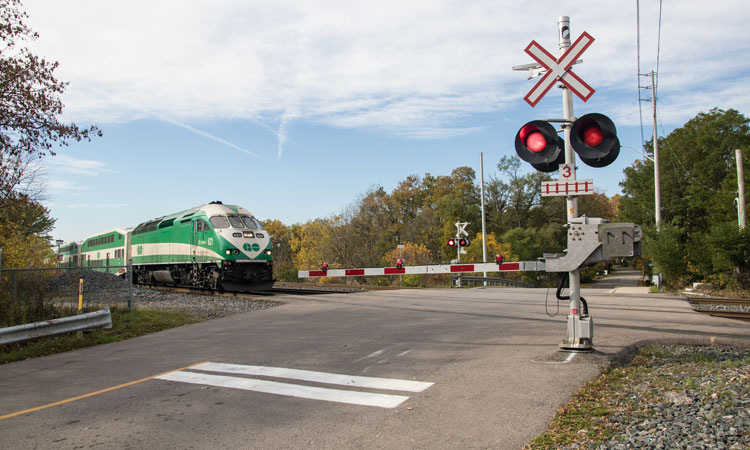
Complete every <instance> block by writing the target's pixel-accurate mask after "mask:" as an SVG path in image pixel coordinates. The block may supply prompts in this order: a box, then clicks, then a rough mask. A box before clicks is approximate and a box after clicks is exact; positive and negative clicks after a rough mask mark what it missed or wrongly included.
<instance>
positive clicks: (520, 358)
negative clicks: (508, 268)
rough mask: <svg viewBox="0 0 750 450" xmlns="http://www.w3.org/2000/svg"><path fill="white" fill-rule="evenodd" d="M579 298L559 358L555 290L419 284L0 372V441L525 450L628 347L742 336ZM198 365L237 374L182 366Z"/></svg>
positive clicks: (701, 322) (616, 299)
mask: <svg viewBox="0 0 750 450" xmlns="http://www.w3.org/2000/svg"><path fill="white" fill-rule="evenodd" d="M583 295H584V296H585V297H586V298H587V300H588V303H589V308H590V312H591V314H592V317H593V319H594V323H595V326H594V346H595V349H596V351H595V352H593V353H591V354H569V353H562V352H558V344H559V342H560V341H561V340H562V338H563V336H564V335H565V313H566V310H567V307H566V306H567V305H566V304H561V305H560V308H559V315H557V316H556V317H549V316H548V313H550V314H552V313H555V312H556V311H557V304H556V301H555V300H554V292H553V291H552V290H550V291H549V292H547V290H545V289H510V288H505V289H503V288H484V289H483V288H479V289H464V290H458V289H434V290H433V289H424V290H397V291H375V292H364V293H353V294H327V295H317V296H304V297H286V298H284V301H286V302H287V304H285V305H283V306H280V307H277V308H271V309H266V310H262V311H255V312H250V313H245V314H239V315H235V316H232V317H228V318H224V319H218V320H212V321H208V322H203V323H199V324H195V325H190V326H186V327H181V328H177V329H172V330H168V331H165V332H161V333H156V334H153V335H149V336H143V337H140V338H136V339H131V340H128V341H124V342H119V343H114V344H109V345H104V346H99V347H93V348H88V349H83V350H79V351H74V352H69V353H64V354H58V355H54V356H50V357H45V358H38V359H33V360H28V361H22V362H18V363H12V364H6V365H2V366H0V448H3V449H25V450H28V449H52V448H54V449H79V448H87V449H88V448H93V449H123V448H135V449H142V448H143V449H145V448H148V449H151V448H167V449H191V448H193V449H216V448H228V449H281V448H284V449H290V448H292V449H300V448H306V449H307V448H316V449H333V448H336V449H342V448H346V449H349V448H352V449H396V448H398V449H404V448H410V449H419V448H424V449H428V448H429V449H434V448H455V449H469V448H493V449H505V448H508V449H512V448H520V447H521V446H522V445H523V444H524V443H525V442H527V441H528V440H529V439H531V438H533V437H534V436H536V435H537V434H539V433H540V432H542V431H543V430H544V429H545V427H546V425H547V423H548V422H549V420H550V418H551V417H552V415H553V414H554V412H555V411H556V409H557V408H559V407H560V406H561V405H562V404H563V403H565V402H566V400H567V399H568V398H569V396H570V395H571V394H572V393H573V392H575V391H576V390H577V389H578V388H579V387H580V386H581V385H582V384H583V383H584V382H585V381H587V380H590V379H592V378H594V377H595V376H596V375H597V374H598V372H599V368H600V366H601V365H602V364H606V363H607V362H608V361H609V360H612V359H616V358H618V355H621V354H622V353H623V352H626V351H627V350H628V348H629V347H630V346H632V345H633V344H635V343H638V342H643V341H647V340H690V341H699V342H705V343H709V342H712V341H713V342H716V343H733V344H738V345H745V346H747V345H750V326H749V325H748V324H747V323H746V322H738V321H732V320H729V319H719V318H714V317H709V316H705V315H701V314H698V313H694V312H692V310H691V309H690V307H689V305H688V304H687V303H686V302H684V301H682V300H679V299H674V298H668V297H663V296H657V295H653V294H651V295H641V296H638V295H627V296H624V295H615V294H609V293H608V291H607V290H604V289H598V290H597V289H584V290H583ZM545 298H546V300H547V301H546V307H545ZM571 355H573V356H571ZM204 362H212V363H222V364H229V365H231V366H226V365H216V364H213V365H202V366H193V367H192V368H190V369H183V370H179V369H181V368H185V367H187V366H191V365H196V364H199V363H204ZM272 368H278V369H272ZM279 369H294V370H279ZM295 370H296V371H295ZM300 371H303V372H300ZM233 372H234V373H233ZM239 372H245V373H244V374H243V373H239ZM159 374H164V375H163V376H162V377H161V378H155V376H156V375H159ZM330 374H337V375H344V376H343V377H336V376H333V375H330ZM352 376H358V377H365V378H355V377H352ZM382 378H387V379H391V380H390V381H389V380H382ZM393 380H403V381H393ZM404 381H411V382H423V383H407V382H404ZM336 383H342V384H336ZM425 383H427V384H425ZM429 383H433V384H429ZM321 388H323V389H321ZM36 408H39V409H36Z"/></svg>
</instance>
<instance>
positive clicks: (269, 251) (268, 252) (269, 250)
mask: <svg viewBox="0 0 750 450" xmlns="http://www.w3.org/2000/svg"><path fill="white" fill-rule="evenodd" d="M263 253H265V254H266V255H268V256H271V249H268V250H266V251H264V252H263Z"/></svg>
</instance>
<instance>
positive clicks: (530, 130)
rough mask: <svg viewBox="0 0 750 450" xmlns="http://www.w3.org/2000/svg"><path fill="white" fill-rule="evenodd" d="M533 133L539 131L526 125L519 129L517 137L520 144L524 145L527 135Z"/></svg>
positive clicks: (532, 126) (535, 127) (533, 126)
mask: <svg viewBox="0 0 750 450" xmlns="http://www.w3.org/2000/svg"><path fill="white" fill-rule="evenodd" d="M535 131H539V128H538V127H537V126H536V125H530V124H526V125H524V126H523V127H521V131H519V132H518V137H519V138H520V139H521V142H523V143H524V145H526V139H528V138H529V135H530V134H531V133H533V132H535Z"/></svg>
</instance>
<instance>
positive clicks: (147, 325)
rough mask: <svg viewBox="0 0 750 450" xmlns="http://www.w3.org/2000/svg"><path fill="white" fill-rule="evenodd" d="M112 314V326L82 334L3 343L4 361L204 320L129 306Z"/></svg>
mask: <svg viewBox="0 0 750 450" xmlns="http://www.w3.org/2000/svg"><path fill="white" fill-rule="evenodd" d="M110 314H111V315H112V328H110V329H103V328H102V329H96V330H91V331H85V332H83V335H82V336H81V337H78V336H77V335H76V333H70V334H64V335H59V336H53V337H47V338H40V339H37V340H33V341H28V342H22V343H16V344H8V345H3V346H0V364H5V363H9V362H13V361H22V360H24V359H29V358H36V357H39V356H47V355H52V354H55V353H60V352H66V351H69V350H76V349H79V348H83V347H90V346H93V345H99V344H107V343H110V342H117V341H122V340H125V339H130V338H134V337H137V336H142V335H144V334H149V333H155V332H157V331H162V330H166V329H169V328H174V327H179V326H182V325H188V324H191V323H196V322H199V321H200V319H198V318H196V317H195V316H193V315H191V314H189V313H187V312H184V311H163V310H139V309H136V310H134V311H133V312H128V310H127V308H125V307H117V306H114V307H110Z"/></svg>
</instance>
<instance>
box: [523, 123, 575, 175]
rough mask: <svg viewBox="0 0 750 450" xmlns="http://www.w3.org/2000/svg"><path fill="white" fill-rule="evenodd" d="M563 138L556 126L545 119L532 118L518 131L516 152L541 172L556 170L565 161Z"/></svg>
mask: <svg viewBox="0 0 750 450" xmlns="http://www.w3.org/2000/svg"><path fill="white" fill-rule="evenodd" d="M564 145H565V144H564V142H563V139H562V138H561V137H560V136H558V135H557V131H556V130H555V127H553V126H552V125H551V124H550V123H549V122H545V121H543V120H532V121H531V122H529V123H527V124H525V125H524V126H522V127H521V129H520V130H518V133H516V141H515V146H516V154H518V156H519V157H520V158H521V159H522V160H524V161H526V162H527V163H531V165H532V166H533V167H534V168H535V169H536V170H538V171H540V172H554V171H556V170H558V167H559V165H560V164H563V163H564V162H565V147H564Z"/></svg>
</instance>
